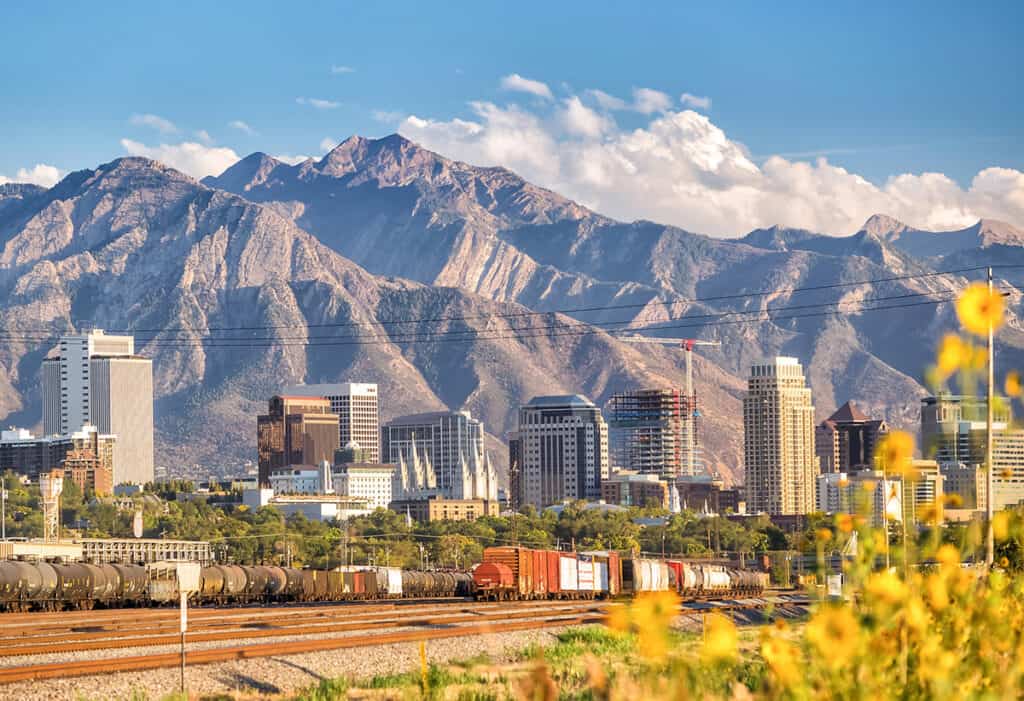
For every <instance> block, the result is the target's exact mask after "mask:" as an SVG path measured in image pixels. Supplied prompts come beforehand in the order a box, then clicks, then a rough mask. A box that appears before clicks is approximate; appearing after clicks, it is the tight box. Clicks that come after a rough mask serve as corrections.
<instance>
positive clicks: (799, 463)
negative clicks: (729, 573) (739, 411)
mask: <svg viewBox="0 0 1024 701" xmlns="http://www.w3.org/2000/svg"><path fill="white" fill-rule="evenodd" d="M743 435H744V444H743V454H744V467H745V475H746V497H747V510H748V511H751V512H753V513H760V512H765V513H768V514H771V515H776V514H779V515H788V514H807V513H811V512H812V511H814V509H815V495H814V490H815V480H816V478H817V475H818V459H817V456H816V455H815V453H814V405H813V403H812V402H811V390H810V389H809V388H808V387H807V386H806V384H805V382H804V375H803V368H802V367H801V366H800V363H799V362H798V361H797V359H796V358H785V357H777V358H775V359H774V360H772V361H769V362H766V363H762V364H759V365H754V366H753V367H752V368H751V373H750V378H749V379H748V389H747V395H746V397H745V398H744V399H743Z"/></svg>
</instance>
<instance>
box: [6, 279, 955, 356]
mask: <svg viewBox="0 0 1024 701" xmlns="http://www.w3.org/2000/svg"><path fill="white" fill-rule="evenodd" d="M933 294H935V293H932V292H912V293H908V294H902V295H891V296H886V297H867V298H864V299H860V300H837V301H834V302H816V303H814V304H796V305H786V306H779V307H771V308H765V309H736V310H729V311H724V312H715V313H711V314H686V315H684V316H681V317H675V318H674V319H673V318H669V319H664V320H662V321H661V322H659V323H665V322H669V321H681V320H688V321H689V320H697V319H720V318H725V317H729V316H735V315H751V314H754V315H760V314H766V313H777V312H782V311H791V310H798V309H817V308H819V307H831V306H839V305H844V304H864V303H867V302H883V301H891V300H898V299H909V298H914V297H927V296H930V295H933ZM634 323H636V319H624V320H621V321H594V322H587V321H578V320H572V321H566V322H557V323H554V324H549V325H546V326H535V325H530V326H518V327H517V326H512V327H510V328H509V330H510V331H543V330H547V329H566V328H589V327H613V326H630V325H631V324H634ZM648 328H656V327H648ZM477 333H479V329H472V328H470V329H459V330H452V331H438V332H413V331H410V332H405V333H397V334H392V333H384V334H358V335H354V334H348V335H339V336H333V335H332V336H312V335H302V336H263V337H260V336H250V337H246V336H235V337H227V336H200V337H188V336H167V335H164V334H160V335H156V336H153V337H151V338H144V337H143V338H140V337H138V336H137V337H136V341H138V342H139V343H140V345H146V344H147V343H151V342H158V343H161V344H164V343H170V342H174V341H183V342H188V343H196V342H200V341H204V342H206V341H208V342H218V343H219V342H224V341H241V342H255V341H270V342H274V343H277V342H280V341H289V340H291V341H303V342H306V343H308V342H311V341H317V340H345V339H349V338H351V339H356V340H367V339H373V338H381V339H385V340H387V341H390V342H396V341H401V340H403V339H404V338H406V337H412V338H417V337H421V336H424V337H433V336H450V335H457V334H461V335H467V334H469V335H471V334H477ZM58 338H59V337H58V336H53V335H46V336H44V335H36V334H32V333H25V334H21V333H17V332H11V333H8V334H0V340H35V341H38V342H43V341H50V340H53V341H56V340H58Z"/></svg>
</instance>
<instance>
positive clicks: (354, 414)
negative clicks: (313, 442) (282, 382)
mask: <svg viewBox="0 0 1024 701" xmlns="http://www.w3.org/2000/svg"><path fill="white" fill-rule="evenodd" d="M282 394H285V395H288V396H290V397H324V398H325V399H327V400H328V401H329V402H330V403H331V413H333V414H337V415H338V441H339V445H341V446H347V445H349V444H351V443H355V444H357V445H358V447H359V448H361V449H362V451H363V453H362V454H361V457H362V458H363V459H364V460H365V461H366V462H371V463H375V462H378V461H379V460H380V418H379V417H380V413H379V405H378V400H377V385H376V384H373V383H369V382H340V383H334V384H319V385H294V386H292V387H286V388H285V389H284V390H282Z"/></svg>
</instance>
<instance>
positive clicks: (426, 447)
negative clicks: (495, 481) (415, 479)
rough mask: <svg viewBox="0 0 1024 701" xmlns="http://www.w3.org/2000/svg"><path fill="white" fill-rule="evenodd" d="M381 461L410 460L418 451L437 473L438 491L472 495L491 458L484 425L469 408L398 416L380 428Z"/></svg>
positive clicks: (455, 496) (462, 496)
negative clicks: (475, 484) (486, 445)
mask: <svg viewBox="0 0 1024 701" xmlns="http://www.w3.org/2000/svg"><path fill="white" fill-rule="evenodd" d="M381 447H382V449H383V455H384V462H385V463H393V464H396V465H397V464H399V463H400V462H405V463H409V464H411V463H412V462H413V461H414V460H415V459H416V456H417V455H418V456H419V457H420V458H421V459H422V460H423V461H424V462H426V463H429V464H430V465H431V466H432V467H433V470H434V474H435V475H437V489H438V492H439V493H440V494H441V495H443V496H445V497H447V498H449V499H472V498H475V497H474V496H472V494H473V492H474V484H473V483H474V482H478V481H486V476H487V473H488V471H489V470H491V469H493V468H491V467H490V460H489V458H488V457H487V455H486V453H485V451H484V429H483V424H482V423H481V422H480V420H479V419H474V418H473V416H472V414H470V413H469V412H468V411H435V412H429V413H426V414H411V415H409V416H400V417H398V418H396V419H392V420H391V421H389V422H387V423H386V424H384V426H383V427H382V428H381Z"/></svg>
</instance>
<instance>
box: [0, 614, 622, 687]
mask: <svg viewBox="0 0 1024 701" xmlns="http://www.w3.org/2000/svg"><path fill="white" fill-rule="evenodd" d="M506 618H507V617H506ZM604 619H605V614H604V612H603V611H580V612H576V613H570V614H566V615H555V616H545V617H541V618H533V619H530V620H520V621H505V622H496V623H483V624H475V625H458V626H451V627H445V628H432V629H425V630H412V631H395V632H390V633H371V634H366V635H352V636H346V637H340V638H326V639H319V640H292V641H284V642H275V643H258V644H251V645H232V646H230V647H218V648H208V649H205V650H194V651H188V652H187V653H186V655H185V659H186V663H187V664H190V665H194V664H210V663H213V662H229V661H231V660H241V659H251V658H258V657H277V656H280V655H293V654H298V653H303V652H318V651H323V650H340V649H346V648H356V647H366V646H371V645H388V644H392V643H404V642H418V641H421V640H424V641H425V640H443V639H447V638H457V637H463V636H472V635H485V634H488V633H508V632H513V631H520V630H532V629H537V628H550V627H553V626H572V625H584V624H588V623H600V622H602V621H603V620H604ZM180 664H181V655H179V654H178V653H173V652H172V653H162V654H153V655H136V656H131V657H112V658H106V659H98V660H83V661H72V662H57V663H49V664H34V665H24V666H15V667H4V668H0V684H9V683H12V682H17V681H28V680H40V679H56V678H66V677H79V676H87V675H93V674H110V673H116V672H131V671H139V670H146V669H160V668H164V667H177V666H178V665H180Z"/></svg>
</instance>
